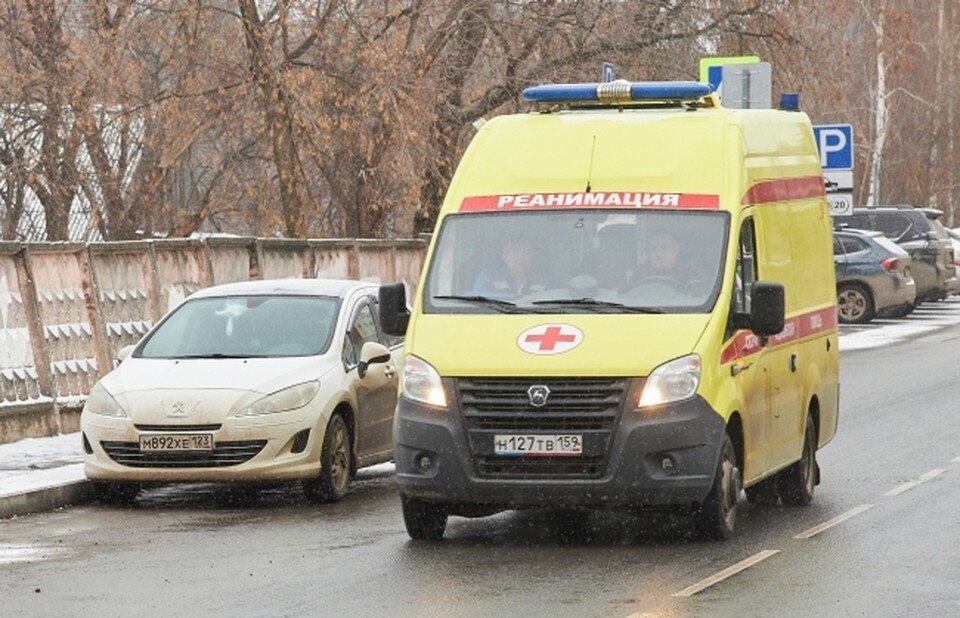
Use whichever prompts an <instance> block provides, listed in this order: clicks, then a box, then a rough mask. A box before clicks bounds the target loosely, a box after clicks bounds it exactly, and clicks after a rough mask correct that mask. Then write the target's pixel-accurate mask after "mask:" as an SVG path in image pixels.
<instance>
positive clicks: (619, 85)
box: [523, 80, 713, 103]
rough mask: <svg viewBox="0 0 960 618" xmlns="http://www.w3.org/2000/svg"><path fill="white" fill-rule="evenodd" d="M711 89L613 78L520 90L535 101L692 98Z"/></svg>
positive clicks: (669, 99)
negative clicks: (602, 81) (589, 82)
mask: <svg viewBox="0 0 960 618" xmlns="http://www.w3.org/2000/svg"><path fill="white" fill-rule="evenodd" d="M711 92H713V86H711V85H710V84H705V83H701V82H632V83H631V82H628V81H624V80H617V81H613V82H606V83H594V84H550V85H546V86H533V87H531V88H527V89H526V90H524V91H523V98H524V99H526V100H527V101H534V102H537V103H563V102H578V101H579V102H596V103H629V102H631V101H677V100H680V101H692V100H697V99H702V98H703V97H705V96H707V95H709V94H710V93H711Z"/></svg>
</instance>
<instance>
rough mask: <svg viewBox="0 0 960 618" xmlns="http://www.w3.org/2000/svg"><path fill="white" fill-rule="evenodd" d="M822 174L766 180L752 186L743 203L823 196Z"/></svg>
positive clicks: (762, 202) (764, 202)
mask: <svg viewBox="0 0 960 618" xmlns="http://www.w3.org/2000/svg"><path fill="white" fill-rule="evenodd" d="M823 196H824V192H823V177H822V176H802V177H800V178H781V179H778V180H765V181H763V182H758V183H757V184H755V185H753V186H752V187H750V190H749V191H747V194H746V195H744V196H743V205H744V206H747V205H750V204H766V203H768V202H786V201H788V200H802V199H809V198H814V197H823Z"/></svg>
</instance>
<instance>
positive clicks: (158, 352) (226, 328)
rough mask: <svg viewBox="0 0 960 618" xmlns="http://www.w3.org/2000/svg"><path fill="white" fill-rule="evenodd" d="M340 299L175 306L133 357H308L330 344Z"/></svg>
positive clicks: (228, 300)
mask: <svg viewBox="0 0 960 618" xmlns="http://www.w3.org/2000/svg"><path fill="white" fill-rule="evenodd" d="M339 305H340V302H339V299H337V298H329V297H320V296H261V295H257V296H224V297H217V298H197V299H195V300H190V301H187V302H186V303H184V304H183V305H181V306H180V308H179V309H177V310H176V311H175V312H173V313H172V314H171V315H169V316H168V317H167V318H166V319H165V320H164V321H163V322H161V323H160V324H159V326H157V328H156V329H155V330H154V331H153V332H152V333H150V335H149V336H148V338H147V340H146V341H145V342H144V344H143V345H142V346H141V348H140V350H139V351H138V353H135V354H134V356H135V357H140V358H271V357H283V356H313V355H316V354H322V353H323V352H325V351H326V349H327V347H328V346H329V345H330V339H331V335H332V333H333V326H334V324H335V323H336V319H337V310H338V308H339Z"/></svg>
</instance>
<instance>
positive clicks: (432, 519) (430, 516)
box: [400, 495, 447, 541]
mask: <svg viewBox="0 0 960 618" xmlns="http://www.w3.org/2000/svg"><path fill="white" fill-rule="evenodd" d="M400 503H401V505H402V507H403V523H404V525H405V526H406V527H407V534H409V535H410V538H411V539H414V540H417V541H439V540H440V539H442V538H443V532H444V530H446V528H447V509H446V508H445V507H444V506H443V505H441V504H435V503H433V502H426V501H424V500H418V499H417V498H410V497H407V496H404V495H401V496H400Z"/></svg>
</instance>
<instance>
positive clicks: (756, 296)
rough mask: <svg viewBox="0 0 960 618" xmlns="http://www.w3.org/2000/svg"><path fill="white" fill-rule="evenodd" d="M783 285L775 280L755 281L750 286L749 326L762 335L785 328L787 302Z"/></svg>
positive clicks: (765, 335) (768, 335) (773, 333)
mask: <svg viewBox="0 0 960 618" xmlns="http://www.w3.org/2000/svg"><path fill="white" fill-rule="evenodd" d="M784 297H785V294H784V290H783V285H782V284H780V283H776V282H774V281H754V282H753V285H751V286H750V298H751V303H752V306H751V309H752V310H751V312H750V318H749V328H750V330H752V331H753V332H754V334H756V335H758V336H760V337H770V336H772V335H776V334H777V333H779V332H780V331H782V330H783V322H784V313H785V302H784Z"/></svg>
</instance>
